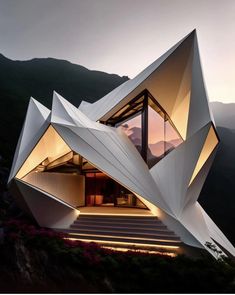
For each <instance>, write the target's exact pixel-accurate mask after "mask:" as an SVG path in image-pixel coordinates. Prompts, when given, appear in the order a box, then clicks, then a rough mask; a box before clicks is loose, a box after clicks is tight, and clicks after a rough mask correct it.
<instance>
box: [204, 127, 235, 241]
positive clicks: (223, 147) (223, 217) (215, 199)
mask: <svg viewBox="0 0 235 295" xmlns="http://www.w3.org/2000/svg"><path fill="white" fill-rule="evenodd" d="M217 132H218V135H219V137H220V144H219V147H218V150H217V154H216V156H215V160H214V162H213V164H212V167H211V169H210V172H209V174H208V177H207V179H206V182H205V184H204V186H203V189H202V192H201V194H200V198H199V202H200V204H201V205H202V206H203V208H205V210H206V212H207V213H208V215H209V216H210V217H212V219H213V220H214V221H215V223H216V224H217V225H218V226H219V227H220V228H221V229H222V231H223V232H224V233H225V234H226V236H227V237H228V238H229V239H230V241H231V242H232V243H233V244H234V245H235V231H234V224H235V214H234V212H235V181H234V180H235V153H234V150H235V131H234V130H231V129H228V128H223V127H218V126H217Z"/></svg>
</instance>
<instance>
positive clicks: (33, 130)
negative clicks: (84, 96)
mask: <svg viewBox="0 0 235 295" xmlns="http://www.w3.org/2000/svg"><path fill="white" fill-rule="evenodd" d="M49 115H50V110H49V109H47V108H46V107H44V106H43V105H42V104H41V103H39V102H38V101H36V100H35V99H34V98H32V97H31V98H30V101H29V105H28V109H27V113H26V117H25V121H24V125H23V128H22V131H21V135H20V138H19V140H18V143H17V147H16V151H15V155H14V159H13V164H12V167H11V172H10V176H9V179H8V182H10V181H11V179H12V178H13V177H14V176H15V175H16V173H17V171H18V169H19V168H20V166H21V165H22V163H23V162H24V161H25V159H26V157H27V156H28V155H29V153H30V152H31V150H32V147H33V146H34V145H35V144H36V142H37V141H38V139H39V138H40V137H41V135H42V134H43V132H44V131H45V129H46V128H47V126H48V123H47V120H48V119H49Z"/></svg>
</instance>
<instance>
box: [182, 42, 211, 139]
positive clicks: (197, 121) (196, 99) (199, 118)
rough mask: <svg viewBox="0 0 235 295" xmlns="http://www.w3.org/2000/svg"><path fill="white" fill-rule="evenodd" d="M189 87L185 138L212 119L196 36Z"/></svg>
mask: <svg viewBox="0 0 235 295" xmlns="http://www.w3.org/2000/svg"><path fill="white" fill-rule="evenodd" d="M191 87H192V88H191V97H190V110H189V119H188V130H187V138H188V137H190V136H192V135H193V134H194V133H195V132H197V130H199V129H200V128H202V127H203V126H204V125H206V124H207V123H208V122H210V121H212V118H211V116H210V110H209V103H208V99H207V93H206V89H205V85H204V80H203V73H202V68H201V62H200V56H199V49H198V44H197V38H195V39H194V50H193V65H192V86H191Z"/></svg>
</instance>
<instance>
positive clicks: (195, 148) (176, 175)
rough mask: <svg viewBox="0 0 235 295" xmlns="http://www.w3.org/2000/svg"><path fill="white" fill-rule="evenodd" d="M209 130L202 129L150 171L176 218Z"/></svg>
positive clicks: (179, 212)
mask: <svg viewBox="0 0 235 295" xmlns="http://www.w3.org/2000/svg"><path fill="white" fill-rule="evenodd" d="M209 128H210V126H209V125H208V126H205V127H204V128H202V129H201V130H200V131H198V132H197V133H196V134H195V135H194V136H193V137H191V138H189V139H188V140H187V141H185V142H183V143H181V144H180V145H179V146H178V147H177V148H176V149H174V150H173V151H171V152H170V153H169V154H168V155H167V156H165V158H163V159H162V160H161V161H160V162H159V163H157V164H156V165H155V166H154V167H152V168H151V170H150V173H151V175H152V176H153V178H154V180H155V182H156V185H157V187H158V188H159V189H160V191H161V193H162V195H163V196H164V199H165V201H166V202H167V205H168V206H169V207H170V208H171V211H172V212H173V214H174V215H175V216H176V217H177V216H179V215H180V214H181V211H182V205H183V204H184V200H185V195H186V192H187V189H188V183H189V181H190V179H191V176H192V173H193V171H194V167H195V165H196V163H197V159H198V157H199V154H200V152H201V149H202V147H203V144H204V142H205V139H206V136H207V134H208V131H209Z"/></svg>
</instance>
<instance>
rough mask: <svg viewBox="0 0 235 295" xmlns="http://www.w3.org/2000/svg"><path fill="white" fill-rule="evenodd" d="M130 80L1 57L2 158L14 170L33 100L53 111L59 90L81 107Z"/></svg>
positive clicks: (61, 63) (50, 61) (46, 61)
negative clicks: (14, 158)
mask: <svg viewBox="0 0 235 295" xmlns="http://www.w3.org/2000/svg"><path fill="white" fill-rule="evenodd" d="M128 79H129V78H128V77H127V76H123V77H120V76H118V75H116V74H107V73H104V72H100V71H92V70H89V69H87V68H85V67H83V66H80V65H76V64H72V63H70V62H68V61H65V60H59V59H54V58H34V59H32V60H27V61H13V60H10V59H8V58H6V57H5V56H4V55H2V54H0V118H1V124H0V155H2V156H3V158H4V159H5V160H6V161H7V165H8V166H10V164H11V161H12V157H13V153H14V150H15V146H16V143H17V140H18V137H19V134H20V130H21V128H22V125H23V120H24V117H25V113H26V109H27V105H28V101H29V98H30V97H31V96H32V97H34V98H36V99H37V100H38V101H40V102H41V103H43V104H44V105H45V106H47V107H49V108H51V102H52V94H53V90H55V91H57V92H58V93H59V94H61V95H62V96H64V97H65V98H66V99H67V100H69V101H70V102H71V103H73V104H74V105H75V106H79V104H80V102H81V101H82V100H86V101H88V102H94V101H96V100H98V99H99V98H101V97H103V96H104V95H105V94H107V93H109V92H110V91H111V90H112V89H114V88H116V87H117V86H119V85H120V84H122V83H123V82H125V81H127V80H128Z"/></svg>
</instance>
